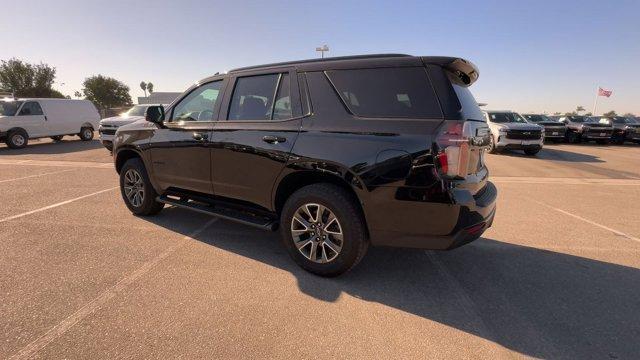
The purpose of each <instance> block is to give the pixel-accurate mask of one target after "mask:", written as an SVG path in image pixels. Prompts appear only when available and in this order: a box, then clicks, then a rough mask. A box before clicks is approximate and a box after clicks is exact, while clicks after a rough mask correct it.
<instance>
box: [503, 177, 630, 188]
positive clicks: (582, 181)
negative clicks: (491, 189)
mask: <svg viewBox="0 0 640 360" xmlns="http://www.w3.org/2000/svg"><path fill="white" fill-rule="evenodd" d="M491 181H492V182H494V183H496V184H563V185H616V186H640V180H638V179H595V178H591V179H589V178H543V177H525V176H492V177H491Z"/></svg>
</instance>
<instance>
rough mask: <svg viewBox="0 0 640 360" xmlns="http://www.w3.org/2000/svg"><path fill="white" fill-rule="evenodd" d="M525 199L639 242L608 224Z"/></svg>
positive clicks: (639, 240) (638, 240)
mask: <svg viewBox="0 0 640 360" xmlns="http://www.w3.org/2000/svg"><path fill="white" fill-rule="evenodd" d="M527 199H529V200H530V201H533V202H534V203H537V204H540V205H542V206H545V207H548V208H549V209H552V210H555V211H557V212H559V213H562V214H565V215H567V216H571V217H572V218H574V219H578V220H581V221H584V222H586V223H587V224H591V225H593V226H597V227H599V228H601V229H605V230H607V231H611V232H612V233H614V234H616V235H618V236H623V237H626V238H627V239H629V240H633V241H637V242H640V239H638V238H637V237H635V236H631V235H629V234H626V233H623V232H622V231H620V230H616V229H612V228H610V227H608V226H605V225H602V224H599V223H597V222H595V221H592V220H589V219H585V218H583V217H582V216H578V215H576V214H572V213H570V212H568V211H565V210H562V209H558V208H557V207H553V206H551V205H547V204H545V203H543V202H540V201H538V200H535V199H532V198H527Z"/></svg>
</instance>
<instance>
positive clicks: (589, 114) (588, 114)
mask: <svg viewBox="0 0 640 360" xmlns="http://www.w3.org/2000/svg"><path fill="white" fill-rule="evenodd" d="M584 116H593V114H592V113H591V112H588V113H586V114H584Z"/></svg>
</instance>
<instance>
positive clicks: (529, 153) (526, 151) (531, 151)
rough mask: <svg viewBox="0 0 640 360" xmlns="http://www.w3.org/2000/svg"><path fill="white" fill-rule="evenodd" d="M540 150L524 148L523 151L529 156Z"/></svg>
mask: <svg viewBox="0 0 640 360" xmlns="http://www.w3.org/2000/svg"><path fill="white" fill-rule="evenodd" d="M540 150H542V149H524V153H525V154H527V155H529V156H534V155H536V154H537V153H539V152H540Z"/></svg>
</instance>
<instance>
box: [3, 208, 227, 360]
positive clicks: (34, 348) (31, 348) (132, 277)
mask: <svg viewBox="0 0 640 360" xmlns="http://www.w3.org/2000/svg"><path fill="white" fill-rule="evenodd" d="M217 220H218V219H217V218H213V219H211V220H209V221H207V222H206V223H205V224H204V225H203V226H201V227H199V228H198V229H196V230H195V231H194V232H192V233H190V234H189V235H187V236H185V237H183V238H182V240H183V241H178V242H176V243H175V244H174V245H173V246H171V247H170V248H168V249H167V250H165V251H164V252H162V253H161V254H160V255H158V256H156V257H155V258H153V259H151V260H149V261H147V262H145V263H144V264H142V266H140V267H139V268H138V269H136V270H135V271H134V272H132V273H130V274H129V275H127V276H125V277H124V278H123V279H122V280H120V281H118V282H117V283H116V284H115V285H113V286H112V287H110V288H108V289H107V290H105V291H103V292H102V293H101V294H100V295H98V296H97V297H95V298H94V299H93V300H91V301H90V302H88V303H87V304H86V305H84V306H83V307H81V308H80V309H78V310H77V311H76V312H74V313H73V314H71V315H70V316H69V317H67V318H66V319H64V320H62V321H61V322H60V323H59V324H57V325H56V326H54V327H52V328H51V329H49V331H47V332H46V333H44V335H42V336H40V337H39V338H37V339H36V340H34V341H33V342H31V343H30V344H28V345H27V346H25V347H24V348H22V350H20V351H19V352H17V353H16V354H15V355H13V356H12V357H10V358H9V359H16V360H17V359H29V358H31V357H32V356H33V355H35V354H36V353H37V352H38V351H40V349H42V348H43V347H45V346H47V344H49V343H51V342H52V341H53V340H55V339H56V338H58V337H59V336H61V335H63V334H64V333H66V332H67V331H68V330H69V329H71V328H72V327H73V326H74V325H75V324H77V323H78V322H80V321H82V320H83V319H84V318H86V317H87V316H89V315H91V314H92V313H93V312H94V311H96V310H98V309H99V308H100V307H101V306H103V305H104V304H105V303H106V302H107V301H109V300H110V299H112V298H113V297H114V296H116V295H118V294H119V293H122V292H123V291H125V290H126V288H127V286H129V285H131V284H132V283H134V282H135V281H136V280H138V279H139V278H140V277H141V276H143V275H144V274H146V273H148V272H149V271H151V269H153V267H154V266H156V265H157V264H158V263H159V262H160V261H162V260H164V259H165V258H167V257H168V256H169V255H171V254H172V253H174V252H175V251H176V250H178V249H180V248H181V247H183V246H184V245H185V244H187V242H186V241H185V240H191V239H193V238H194V237H196V236H198V234H200V233H201V232H203V231H204V230H205V229H206V228H207V227H209V225H211V224H213V223H214V222H215V221H217Z"/></svg>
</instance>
